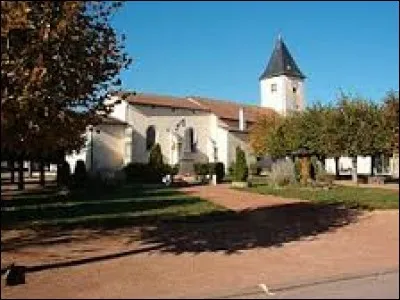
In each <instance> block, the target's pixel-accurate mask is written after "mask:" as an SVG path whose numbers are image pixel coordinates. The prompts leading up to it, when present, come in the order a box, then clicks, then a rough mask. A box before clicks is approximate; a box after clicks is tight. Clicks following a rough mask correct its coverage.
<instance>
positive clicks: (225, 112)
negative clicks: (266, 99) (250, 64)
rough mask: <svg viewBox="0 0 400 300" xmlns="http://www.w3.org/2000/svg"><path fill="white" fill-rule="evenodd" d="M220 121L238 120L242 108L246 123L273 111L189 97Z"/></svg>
mask: <svg viewBox="0 0 400 300" xmlns="http://www.w3.org/2000/svg"><path fill="white" fill-rule="evenodd" d="M190 99H193V100H194V101H196V102H198V103H199V104H200V105H202V106H203V107H205V108H208V109H209V110H210V111H211V112H212V113H214V114H215V115H217V116H218V117H219V118H221V119H227V120H234V121H238V120H239V109H240V108H243V115H244V119H245V120H246V122H255V121H256V119H257V117H258V115H260V114H268V113H272V112H273V110H272V109H271V108H267V107H260V106H255V105H248V104H242V103H237V102H232V101H226V100H216V99H209V98H203V97H190Z"/></svg>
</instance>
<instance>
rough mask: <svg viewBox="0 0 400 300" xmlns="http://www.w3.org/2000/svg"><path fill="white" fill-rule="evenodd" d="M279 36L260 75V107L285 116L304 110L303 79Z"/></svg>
mask: <svg viewBox="0 0 400 300" xmlns="http://www.w3.org/2000/svg"><path fill="white" fill-rule="evenodd" d="M305 78H306V76H304V74H303V73H302V72H301V71H300V69H299V67H298V66H297V64H296V62H295V61H294V59H293V58H292V56H291V55H290V53H289V50H288V49H287V47H286V45H285V43H284V42H283V39H282V37H281V36H280V35H279V36H278V38H277V40H276V43H275V47H274V50H273V52H272V55H271V58H270V59H269V62H268V65H267V67H266V69H265V71H264V72H263V73H262V74H261V76H260V78H259V81H260V91H261V106H262V107H269V108H272V109H274V110H275V111H276V112H278V113H280V114H282V115H286V114H287V113H288V112H290V111H296V110H303V109H304V108H305V98H304V79H305Z"/></svg>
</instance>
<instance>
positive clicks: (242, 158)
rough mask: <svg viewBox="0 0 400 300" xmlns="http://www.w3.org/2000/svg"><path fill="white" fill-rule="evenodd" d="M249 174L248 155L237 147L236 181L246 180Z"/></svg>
mask: <svg viewBox="0 0 400 300" xmlns="http://www.w3.org/2000/svg"><path fill="white" fill-rule="evenodd" d="M248 176H249V168H248V167H247V162H246V155H245V153H244V151H243V150H242V149H240V147H237V148H236V162H235V172H234V180H235V181H246V180H247V177H248Z"/></svg>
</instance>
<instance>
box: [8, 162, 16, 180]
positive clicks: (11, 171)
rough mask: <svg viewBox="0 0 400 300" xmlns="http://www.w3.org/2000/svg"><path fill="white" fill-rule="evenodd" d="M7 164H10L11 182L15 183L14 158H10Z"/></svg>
mask: <svg viewBox="0 0 400 300" xmlns="http://www.w3.org/2000/svg"><path fill="white" fill-rule="evenodd" d="M9 164H10V175H11V183H15V165H14V160H13V159H11V160H10V161H9Z"/></svg>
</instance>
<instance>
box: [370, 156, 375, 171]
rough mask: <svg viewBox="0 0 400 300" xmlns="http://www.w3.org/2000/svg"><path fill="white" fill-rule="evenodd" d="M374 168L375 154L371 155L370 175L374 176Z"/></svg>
mask: <svg viewBox="0 0 400 300" xmlns="http://www.w3.org/2000/svg"><path fill="white" fill-rule="evenodd" d="M374 168H375V155H371V176H374V175H375V174H374Z"/></svg>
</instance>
